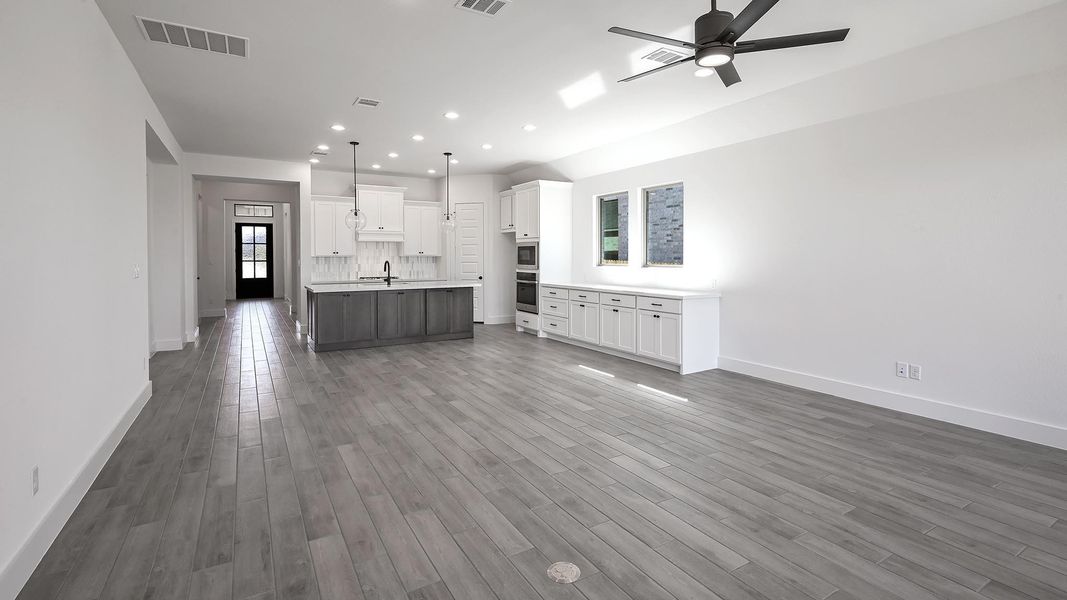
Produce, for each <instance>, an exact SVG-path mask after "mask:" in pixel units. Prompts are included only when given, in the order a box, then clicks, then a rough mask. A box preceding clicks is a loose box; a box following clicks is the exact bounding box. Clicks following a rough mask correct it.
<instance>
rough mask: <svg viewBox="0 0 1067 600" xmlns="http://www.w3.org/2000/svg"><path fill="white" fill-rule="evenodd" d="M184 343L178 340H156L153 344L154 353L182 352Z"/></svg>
mask: <svg viewBox="0 0 1067 600" xmlns="http://www.w3.org/2000/svg"><path fill="white" fill-rule="evenodd" d="M183 345H184V343H183V342H182V340H180V339H178V338H174V339H170V340H155V341H153V342H152V353H153V354H154V353H156V352H168V351H172V350H181V349H182V346H183Z"/></svg>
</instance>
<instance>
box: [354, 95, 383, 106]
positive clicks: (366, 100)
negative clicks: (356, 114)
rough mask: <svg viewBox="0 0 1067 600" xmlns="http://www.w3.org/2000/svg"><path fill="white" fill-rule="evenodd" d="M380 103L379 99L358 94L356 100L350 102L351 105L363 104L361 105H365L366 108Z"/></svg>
mask: <svg viewBox="0 0 1067 600" xmlns="http://www.w3.org/2000/svg"><path fill="white" fill-rule="evenodd" d="M381 103H382V101H381V100H373V99H371V98H364V97H363V96H360V97H359V98H356V101H355V102H353V103H352V106H363V107H366V108H378V105H379V104H381Z"/></svg>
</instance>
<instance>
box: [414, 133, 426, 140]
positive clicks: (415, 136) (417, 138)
mask: <svg viewBox="0 0 1067 600" xmlns="http://www.w3.org/2000/svg"><path fill="white" fill-rule="evenodd" d="M411 139H413V140H415V141H416V142H421V141H422V140H424V139H426V138H424V137H423V136H422V134H418V133H416V134H415V135H413V136H411Z"/></svg>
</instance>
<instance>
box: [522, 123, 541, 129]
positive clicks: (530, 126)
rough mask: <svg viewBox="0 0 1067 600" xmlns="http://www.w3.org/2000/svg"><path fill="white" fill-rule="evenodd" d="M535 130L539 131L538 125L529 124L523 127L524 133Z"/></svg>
mask: <svg viewBox="0 0 1067 600" xmlns="http://www.w3.org/2000/svg"><path fill="white" fill-rule="evenodd" d="M535 129H537V125H534V124H533V123H527V124H526V125H523V126H522V130H523V131H533V130H535Z"/></svg>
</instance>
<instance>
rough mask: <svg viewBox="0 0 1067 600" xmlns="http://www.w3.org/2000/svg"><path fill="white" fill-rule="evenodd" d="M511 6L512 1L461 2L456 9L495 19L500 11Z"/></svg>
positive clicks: (474, 0)
mask: <svg viewBox="0 0 1067 600" xmlns="http://www.w3.org/2000/svg"><path fill="white" fill-rule="evenodd" d="M508 4H511V0H459V2H456V8H458V9H460V10H469V11H471V12H476V13H478V14H480V15H485V16H487V17H495V16H496V14H497V13H498V12H500V9H502V8H504V7H505V6H507V5H508Z"/></svg>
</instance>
